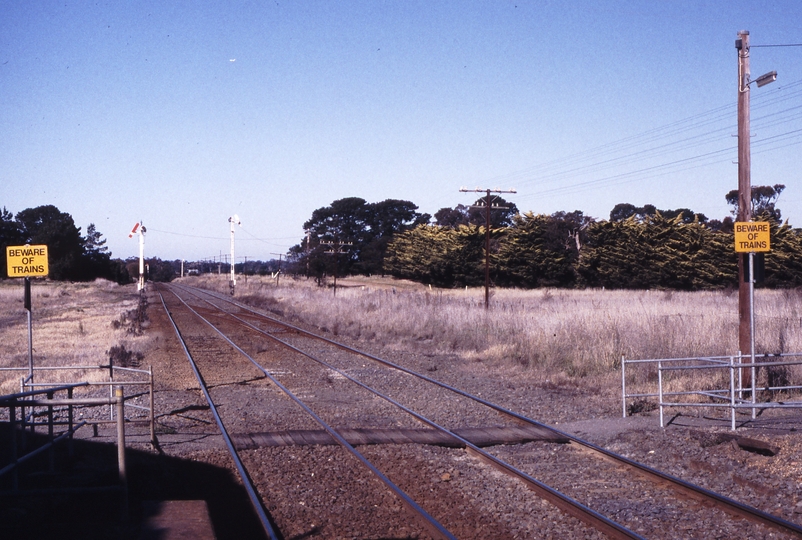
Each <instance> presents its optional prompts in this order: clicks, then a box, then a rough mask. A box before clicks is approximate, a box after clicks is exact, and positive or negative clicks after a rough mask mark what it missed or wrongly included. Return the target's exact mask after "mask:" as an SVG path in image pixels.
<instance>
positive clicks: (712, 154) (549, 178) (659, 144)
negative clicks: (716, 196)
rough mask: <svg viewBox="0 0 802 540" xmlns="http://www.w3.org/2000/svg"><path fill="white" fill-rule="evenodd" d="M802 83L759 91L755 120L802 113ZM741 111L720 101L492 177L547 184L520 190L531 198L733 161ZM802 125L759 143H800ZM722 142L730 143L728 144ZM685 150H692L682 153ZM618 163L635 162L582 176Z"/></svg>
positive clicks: (768, 122) (770, 146) (762, 122)
mask: <svg viewBox="0 0 802 540" xmlns="http://www.w3.org/2000/svg"><path fill="white" fill-rule="evenodd" d="M800 85H802V81H793V82H791V83H789V84H786V85H783V86H782V87H779V88H775V89H772V90H770V91H766V92H762V93H761V94H760V95H759V96H756V99H755V100H754V101H755V105H754V106H753V107H752V108H753V110H758V111H760V110H763V111H764V114H762V115H758V116H755V117H754V120H753V126H754V127H755V128H757V129H759V130H761V131H766V130H771V129H772V128H775V129H776V128H777V127H779V126H783V125H788V124H792V123H794V122H797V121H798V120H800V119H802V112H800V110H801V109H802V105H798V104H797V103H799V99H800V98H801V97H802V88H799V87H800ZM792 100H793V102H794V103H793V104H790V105H791V106H789V107H784V108H781V109H779V110H777V109H776V107H777V106H782V105H783V104H785V103H786V102H788V101H792ZM772 109H774V110H772ZM735 112H736V107H735V104H732V105H725V106H720V107H717V108H715V109H712V110H710V111H706V112H703V113H700V114H696V115H693V116H690V117H688V118H685V119H682V120H678V121H676V122H672V123H670V124H667V125H664V126H660V127H657V128H654V129H651V130H648V131H645V132H642V133H639V134H636V135H632V136H630V137H626V138H623V139H620V140H618V141H613V142H610V143H606V144H603V145H600V146H597V147H594V148H591V149H589V150H587V151H583V152H577V153H574V154H571V155H569V156H566V157H563V158H559V159H556V160H551V161H548V162H544V163H541V164H539V165H535V166H532V167H528V168H526V169H523V170H520V171H516V172H513V173H509V174H506V175H502V176H498V177H495V178H493V179H491V180H490V181H495V182H499V181H509V180H511V179H515V180H516V182H517V183H519V184H523V185H524V186H526V185H532V184H535V183H537V184H538V185H539V186H540V187H541V189H538V190H537V191H535V192H530V193H526V194H523V195H521V196H519V198H521V199H527V198H531V197H534V196H536V195H543V194H557V193H575V192H578V191H585V190H589V189H594V188H597V187H600V186H602V185H618V184H623V183H626V182H631V181H635V180H643V179H646V178H654V177H656V176H662V175H665V174H669V173H672V172H679V171H685V170H691V169H695V168H700V167H707V166H710V165H713V164H716V163H721V162H726V161H731V160H732V158H733V156H735V150H736V146H735V145H733V144H731V143H729V141H730V140H732V136H733V134H734V131H735V129H736V125H735V122H734V121H735V116H736V115H735ZM797 125H798V124H797ZM789 127H792V126H789ZM793 127H795V126H793ZM799 131H800V130H796V129H791V130H786V131H785V132H783V133H779V134H773V133H771V131H769V132H768V133H767V134H765V135H764V134H761V135H760V136H759V138H755V146H756V147H761V150H760V153H763V152H768V151H773V150H778V149H781V148H787V147H788V146H792V145H795V144H800V142H802V140H800V137H802V135H800V134H799ZM722 145H725V146H724V147H722ZM711 146H712V148H711ZM716 146H718V147H716ZM692 150H696V151H695V152H694V153H693V154H691V155H688V154H687V152H688V151H692ZM683 153H686V154H685V155H682V154H683ZM671 156H674V157H675V159H667V160H664V161H662V162H658V163H655V164H654V165H651V166H647V167H643V166H641V167H637V168H633V166H636V165H637V164H639V163H643V162H646V161H648V160H659V159H661V158H670V157H671ZM614 168H618V169H621V168H630V169H631V170H628V171H625V172H621V173H618V174H608V175H602V176H599V177H597V178H591V179H587V180H583V179H582V177H583V176H587V175H588V174H596V175H598V174H599V173H603V171H605V170H610V169H614ZM570 179H576V181H575V182H572V183H570V184H568V185H566V184H563V185H557V186H554V187H548V184H552V185H553V184H555V183H557V181H565V180H570Z"/></svg>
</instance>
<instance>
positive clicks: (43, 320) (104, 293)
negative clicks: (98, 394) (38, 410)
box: [0, 280, 150, 394]
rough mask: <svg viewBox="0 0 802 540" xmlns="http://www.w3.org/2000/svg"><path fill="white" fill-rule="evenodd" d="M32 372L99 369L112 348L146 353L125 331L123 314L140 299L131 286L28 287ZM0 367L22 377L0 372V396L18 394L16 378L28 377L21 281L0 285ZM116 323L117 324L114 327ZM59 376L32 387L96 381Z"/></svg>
mask: <svg viewBox="0 0 802 540" xmlns="http://www.w3.org/2000/svg"><path fill="white" fill-rule="evenodd" d="M31 296H32V314H33V316H32V320H33V324H32V326H33V350H34V352H33V356H34V366H36V367H39V366H73V365H79V366H98V365H101V364H108V361H109V353H108V351H110V350H112V348H113V347H119V346H125V347H126V350H127V351H133V355H134V357H136V356H137V353H141V352H142V351H145V350H146V349H147V346H148V342H149V339H150V338H148V337H145V336H137V335H134V334H132V333H130V332H129V331H128V330H129V328H130V327H131V326H130V324H128V321H124V324H119V323H120V320H121V317H123V316H124V314H126V313H128V312H130V311H132V310H135V309H136V307H137V304H138V301H139V295H138V293H137V292H136V288H135V287H134V286H125V287H121V286H118V285H116V284H114V283H111V282H108V281H103V280H98V281H96V282H94V283H61V282H51V281H40V280H36V281H34V282H33V283H32V286H31ZM0 305H2V306H3V309H2V313H1V314H0V342H2V343H3V354H2V356H0V367H3V368H7V367H21V368H25V370H24V371H0V394H8V393H13V392H18V391H19V380H20V377H22V376H24V375H26V374H27V367H28V326H27V314H26V311H25V309H24V307H23V284H22V281H21V280H5V281H0ZM115 323H116V324H115ZM101 377H102V374H100V373H97V374H95V376H91V375H90V376H89V377H87V376H86V375H84V374H81V376H80V377H78V375H77V374H70V373H61V372H59V373H58V374H52V375H51V374H48V375H47V376H45V375H37V382H44V381H45V380H46V381H54V382H68V381H70V380H87V379H88V380H99V379H100V378H101Z"/></svg>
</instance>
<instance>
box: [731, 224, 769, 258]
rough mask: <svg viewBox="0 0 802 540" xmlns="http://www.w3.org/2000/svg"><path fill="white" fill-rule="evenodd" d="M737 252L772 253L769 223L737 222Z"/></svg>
mask: <svg viewBox="0 0 802 540" xmlns="http://www.w3.org/2000/svg"><path fill="white" fill-rule="evenodd" d="M735 251H737V252H738V253H750V252H759V251H771V235H770V233H769V223H768V222H767V221H736V222H735Z"/></svg>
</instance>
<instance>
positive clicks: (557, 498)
mask: <svg viewBox="0 0 802 540" xmlns="http://www.w3.org/2000/svg"><path fill="white" fill-rule="evenodd" d="M187 292H189V293H190V294H194V293H192V292H191V291H187ZM196 297H197V298H198V299H199V300H201V301H204V302H207V303H209V304H210V305H211V306H213V307H215V308H217V309H220V307H219V306H216V305H215V304H212V303H211V302H208V301H207V300H204V299H203V298H200V296H197V295H196ZM223 313H226V314H227V315H229V316H230V317H232V318H234V319H236V320H237V321H239V322H241V323H242V324H244V325H246V326H247V327H249V328H251V329H253V330H254V331H256V332H259V333H260V334H262V335H264V336H266V337H267V338H269V339H271V340H273V341H275V342H277V343H279V344H281V345H282V346H284V347H286V348H288V349H290V350H292V351H294V352H296V353H298V354H300V355H303V356H305V357H307V358H309V359H310V360H313V361H314V362H317V363H318V364H320V365H322V366H324V367H326V368H328V369H330V370H332V371H334V372H335V373H337V374H339V375H341V376H342V377H344V378H346V379H348V380H350V381H351V382H352V383H354V384H356V385H358V386H360V387H361V388H364V389H365V390H367V391H368V392H370V393H371V394H373V395H375V396H377V397H380V398H381V399H383V400H385V401H387V402H388V403H390V404H391V405H393V406H395V407H397V408H398V409H400V410H402V411H404V412H405V413H407V414H409V415H411V416H413V417H414V418H415V419H417V420H419V421H420V422H423V423H424V424H426V425H428V426H430V427H432V428H434V429H435V430H437V431H439V432H440V433H443V434H445V435H447V436H449V437H451V438H452V439H454V440H455V441H458V442H460V443H461V444H463V445H464V446H465V447H466V449H467V450H468V451H469V452H470V453H472V454H473V455H474V456H476V457H478V458H479V459H481V460H482V461H484V462H485V463H487V464H489V465H491V466H493V467H494V468H495V469H497V470H499V471H501V472H503V473H504V474H507V475H509V476H512V477H513V478H516V479H518V480H520V481H522V482H523V483H524V484H525V485H526V487H527V488H529V489H530V490H532V491H534V492H535V493H537V494H538V496H540V497H541V498H542V499H545V500H547V501H549V502H550V503H551V504H553V505H554V506H556V507H557V508H559V509H560V510H562V511H563V512H565V513H566V514H568V515H570V516H572V517H574V518H576V519H578V520H580V521H582V522H583V523H585V524H587V525H589V526H591V527H593V528H594V529H596V530H599V531H602V532H604V533H605V534H606V535H607V536H609V537H610V538H616V539H642V538H643V537H642V536H640V535H638V534H637V533H635V532H633V531H631V530H629V529H628V528H626V527H624V526H622V525H621V524H620V523H617V522H615V521H613V520H611V519H609V518H607V517H606V516H604V515H602V514H600V513H598V512H596V511H595V510H593V509H591V508H588V507H587V506H585V505H583V504H582V503H580V502H579V501H576V500H574V499H572V498H571V497H568V496H567V495H565V494H564V493H561V492H559V491H557V490H556V489H554V488H552V487H551V486H549V485H547V484H544V483H543V482H540V481H539V480H537V479H535V478H534V477H532V476H530V475H529V474H527V473H525V472H523V471H521V470H520V469H518V468H516V467H514V466H513V465H510V464H509V463H507V462H506V461H504V460H502V459H499V458H498V457H496V456H494V455H492V454H490V453H489V452H487V451H486V450H483V449H482V448H480V447H478V446H476V445H475V444H473V443H472V442H470V441H469V440H468V439H466V438H464V437H461V436H460V435H458V434H456V433H454V432H453V431H451V430H449V429H448V428H445V427H443V426H441V425H439V424H438V423H436V422H434V421H433V420H431V419H429V418H427V417H425V416H423V415H421V414H419V413H417V412H415V411H413V410H412V409H410V408H409V407H407V406H405V405H403V404H402V403H400V402H398V401H396V400H395V399H393V398H391V397H390V396H388V395H386V394H384V393H382V392H380V391H378V390H376V389H375V388H372V387H370V386H368V385H367V384H365V383H363V382H362V381H360V380H359V379H357V378H355V377H354V376H352V375H350V374H348V373H346V372H345V371H343V370H341V369H339V368H337V367H336V366H334V365H332V364H330V363H329V362H326V361H325V360H321V359H319V358H317V357H315V356H314V355H312V354H310V353H308V352H306V351H303V350H301V349H299V348H298V347H296V346H294V345H292V344H290V343H287V342H286V341H284V340H282V339H279V338H277V337H276V336H273V335H271V334H270V333H269V332H267V331H266V330H263V329H261V328H259V327H258V326H256V325H254V324H252V323H249V322H248V321H246V320H244V319H242V318H241V317H238V316H236V315H234V314H233V313H230V312H227V311H224V310H223ZM260 367H261V366H260ZM262 369H264V368H262Z"/></svg>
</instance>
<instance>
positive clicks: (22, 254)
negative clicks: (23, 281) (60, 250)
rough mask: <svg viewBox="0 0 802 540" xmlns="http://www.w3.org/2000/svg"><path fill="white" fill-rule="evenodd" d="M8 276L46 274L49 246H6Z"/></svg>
mask: <svg viewBox="0 0 802 540" xmlns="http://www.w3.org/2000/svg"><path fill="white" fill-rule="evenodd" d="M6 263H7V265H8V277H12V278H13V277H36V276H46V275H47V274H48V272H49V267H48V264H47V246H44V245H40V246H30V245H26V246H6Z"/></svg>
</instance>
